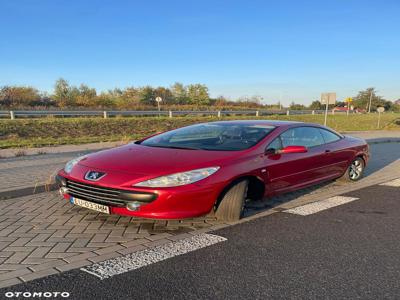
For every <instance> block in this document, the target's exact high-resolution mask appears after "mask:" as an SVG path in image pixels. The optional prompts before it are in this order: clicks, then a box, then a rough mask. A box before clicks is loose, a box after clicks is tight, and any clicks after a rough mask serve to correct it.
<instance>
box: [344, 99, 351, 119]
mask: <svg viewBox="0 0 400 300" xmlns="http://www.w3.org/2000/svg"><path fill="white" fill-rule="evenodd" d="M344 102H346V103H347V116H348V115H349V112H350V103H351V102H353V98H351V97H348V98H346V99H345V100H344Z"/></svg>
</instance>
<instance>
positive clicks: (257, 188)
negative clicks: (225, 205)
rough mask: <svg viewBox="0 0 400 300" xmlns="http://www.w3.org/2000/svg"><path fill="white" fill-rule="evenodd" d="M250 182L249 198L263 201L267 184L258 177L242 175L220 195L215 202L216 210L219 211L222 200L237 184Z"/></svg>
mask: <svg viewBox="0 0 400 300" xmlns="http://www.w3.org/2000/svg"><path fill="white" fill-rule="evenodd" d="M243 180H248V181H249V185H248V191H247V195H248V198H250V199H252V200H259V199H262V198H263V196H264V193H265V182H264V181H263V180H262V179H261V178H260V177H258V176H256V175H242V176H239V177H236V178H234V179H232V180H231V181H230V182H229V183H228V184H227V185H226V186H225V187H224V188H223V189H222V191H221V192H220V193H219V195H218V197H217V200H216V201H215V205H214V209H217V208H218V206H219V204H220V203H221V201H222V199H223V198H224V196H225V194H226V193H227V192H228V191H229V190H230V188H231V187H233V186H234V185H235V184H237V183H239V182H241V181H243Z"/></svg>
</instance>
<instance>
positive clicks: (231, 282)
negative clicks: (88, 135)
mask: <svg viewBox="0 0 400 300" xmlns="http://www.w3.org/2000/svg"><path fill="white" fill-rule="evenodd" d="M346 196H352V197H357V198H360V200H356V201H354V202H351V203H348V204H345V205H341V206H337V207H334V208H331V209H328V210H324V211H321V212H319V213H316V214H312V215H309V216H299V215H293V214H288V213H284V212H282V213H275V214H273V215H270V216H267V217H263V218H259V219H256V220H254V221H251V222H247V223H243V224H239V225H235V226H231V227H227V228H225V229H222V230H218V231H216V232H214V234H217V235H219V236H223V237H225V238H227V241H225V242H222V243H218V244H215V245H212V246H210V247H207V248H203V249H200V250H197V251H195V252H190V253H187V254H184V255H181V256H176V257H174V258H170V259H168V260H165V261H162V262H159V263H156V264H152V265H150V266H146V267H143V268H140V269H137V270H134V271H130V272H128V273H124V274H121V275H117V276H114V277H112V278H109V279H105V280H99V279H97V278H96V277H94V276H92V275H89V274H87V273H85V272H82V271H79V270H74V271H70V272H66V273H63V274H59V275H53V276H50V277H47V278H44V279H38V280H35V281H32V282H28V283H26V284H21V285H17V286H13V287H10V288H6V289H1V290H0V297H1V296H3V297H4V298H5V293H6V292H9V291H12V292H16V291H21V292H23V291H29V292H35V291H36V292H38V291H41V292H44V291H67V292H69V293H70V295H71V296H70V297H69V298H68V299H288V298H290V299H305V298H306V299H321V298H324V299H356V298H360V299H399V298H400V280H399V279H400V242H399V238H398V237H399V236H400V189H399V188H398V187H387V186H372V187H369V188H365V189H363V190H359V191H356V192H352V193H349V194H347V195H346ZM5 299H6V298H5Z"/></svg>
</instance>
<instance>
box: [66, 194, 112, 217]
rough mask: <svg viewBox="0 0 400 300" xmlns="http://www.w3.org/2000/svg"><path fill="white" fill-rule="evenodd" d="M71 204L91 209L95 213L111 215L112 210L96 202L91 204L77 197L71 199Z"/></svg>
mask: <svg viewBox="0 0 400 300" xmlns="http://www.w3.org/2000/svg"><path fill="white" fill-rule="evenodd" d="M71 202H72V203H73V204H75V205H78V206H82V207H85V208H89V209H92V210H95V211H99V212H102V213H104V214H110V208H109V207H108V206H106V205H102V204H98V203H94V202H90V201H86V200H82V199H78V198H75V197H71Z"/></svg>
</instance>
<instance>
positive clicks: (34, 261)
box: [0, 192, 218, 286]
mask: <svg viewBox="0 0 400 300" xmlns="http://www.w3.org/2000/svg"><path fill="white" fill-rule="evenodd" d="M217 223H218V222H217V221H216V220H215V218H214V217H212V216H207V217H204V218H196V219H189V220H183V221H176V220H173V221H164V220H146V219H138V218H131V217H121V216H117V215H111V216H109V215H103V214H100V213H97V212H93V211H90V210H87V209H84V208H79V207H77V206H73V205H71V204H70V203H69V202H68V201H65V200H63V199H61V198H60V196H59V195H58V194H57V193H55V192H52V193H41V194H37V195H33V196H27V197H21V198H17V199H12V200H11V199H10V200H3V201H1V202H0V286H7V285H9V284H10V282H11V283H12V284H15V283H19V282H22V281H28V280H33V279H35V278H39V277H43V276H47V275H50V274H55V273H58V272H63V271H67V270H70V269H74V268H79V267H82V266H85V265H89V264H91V263H93V262H98V261H101V260H105V259H109V258H112V257H117V256H120V255H125V254H127V253H131V252H135V251H138V250H141V249H144V248H146V247H154V246H155V245H160V244H163V243H167V242H169V241H171V240H174V239H175V238H176V237H177V235H181V234H188V233H190V232H192V231H195V230H196V229H203V228H208V227H211V226H213V225H215V224H217Z"/></svg>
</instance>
